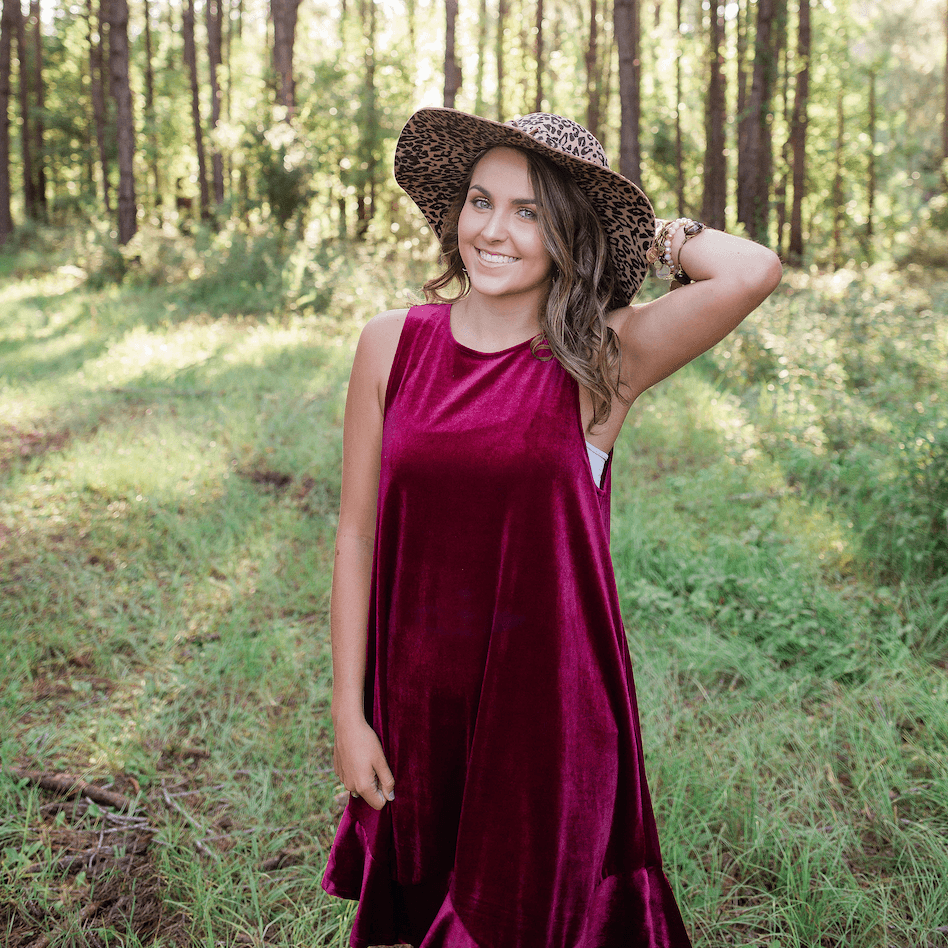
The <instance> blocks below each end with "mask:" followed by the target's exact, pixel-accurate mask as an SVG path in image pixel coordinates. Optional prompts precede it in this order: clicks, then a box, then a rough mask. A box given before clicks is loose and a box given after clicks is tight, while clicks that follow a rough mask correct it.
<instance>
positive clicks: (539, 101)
mask: <svg viewBox="0 0 948 948" xmlns="http://www.w3.org/2000/svg"><path fill="white" fill-rule="evenodd" d="M536 3H537V19H536V24H537V25H536V30H535V31H534V32H535V35H536V43H535V46H534V60H535V62H536V67H537V68H536V77H537V94H536V98H535V99H534V103H533V106H534V107H533V111H534V112H542V111H543V70H544V69H545V68H546V64H545V62H544V49H543V0H536Z"/></svg>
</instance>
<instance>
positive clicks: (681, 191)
mask: <svg viewBox="0 0 948 948" xmlns="http://www.w3.org/2000/svg"><path fill="white" fill-rule="evenodd" d="M659 13H660V10H659V9H658V7H656V10H655V14H656V16H658V15H659ZM675 17H676V27H675V199H676V204H677V205H678V216H679V217H684V215H685V167H684V166H685V149H684V142H683V140H682V132H681V102H682V92H681V57H682V55H683V50H682V48H681V0H676V3H675Z"/></svg>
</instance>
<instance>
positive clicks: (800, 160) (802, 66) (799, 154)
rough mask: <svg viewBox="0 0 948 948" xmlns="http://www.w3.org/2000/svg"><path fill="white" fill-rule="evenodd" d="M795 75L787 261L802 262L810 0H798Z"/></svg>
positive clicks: (794, 263)
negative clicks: (791, 189)
mask: <svg viewBox="0 0 948 948" xmlns="http://www.w3.org/2000/svg"><path fill="white" fill-rule="evenodd" d="M798 16H799V25H798V27H797V55H796V64H797V75H796V82H795V84H794V89H793V116H792V118H791V120H790V141H791V151H792V153H793V204H792V205H791V208H790V242H789V246H788V247H787V262H788V263H790V264H791V265H792V266H797V267H798V266H800V264H801V263H802V262H803V197H804V194H805V192H806V131H807V106H808V102H809V98H810V0H799V13H798Z"/></svg>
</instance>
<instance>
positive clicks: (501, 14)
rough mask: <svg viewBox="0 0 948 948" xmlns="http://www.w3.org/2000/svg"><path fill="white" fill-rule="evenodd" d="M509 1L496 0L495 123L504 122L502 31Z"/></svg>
mask: <svg viewBox="0 0 948 948" xmlns="http://www.w3.org/2000/svg"><path fill="white" fill-rule="evenodd" d="M509 12H510V0H497V53H496V58H497V121H498V122H502V121H503V120H504V30H505V29H506V23H507V14H508V13H509Z"/></svg>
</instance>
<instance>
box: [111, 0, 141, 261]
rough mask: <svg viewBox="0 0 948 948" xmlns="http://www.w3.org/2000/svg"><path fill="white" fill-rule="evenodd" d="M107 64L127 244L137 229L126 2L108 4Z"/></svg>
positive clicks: (120, 207)
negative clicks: (113, 103)
mask: <svg viewBox="0 0 948 948" xmlns="http://www.w3.org/2000/svg"><path fill="white" fill-rule="evenodd" d="M109 14H110V16H109V66H110V76H111V85H112V98H113V99H114V100H115V139H116V150H117V152H118V166H119V187H118V233H119V243H120V244H127V243H128V242H129V241H130V240H131V239H132V238H133V237H134V236H135V231H136V230H138V205H137V203H136V200H135V117H134V114H133V112H132V87H131V85H130V83H129V76H128V2H127V0H112V3H111V5H110V7H109Z"/></svg>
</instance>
